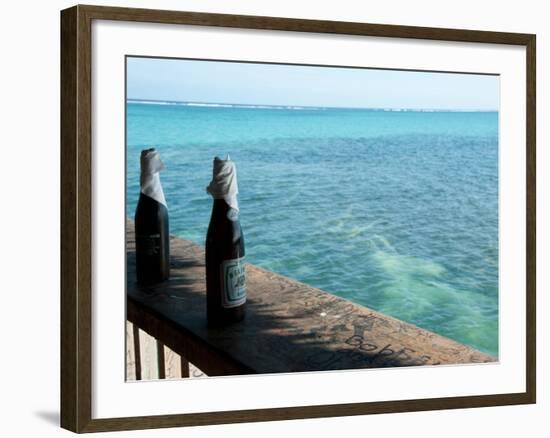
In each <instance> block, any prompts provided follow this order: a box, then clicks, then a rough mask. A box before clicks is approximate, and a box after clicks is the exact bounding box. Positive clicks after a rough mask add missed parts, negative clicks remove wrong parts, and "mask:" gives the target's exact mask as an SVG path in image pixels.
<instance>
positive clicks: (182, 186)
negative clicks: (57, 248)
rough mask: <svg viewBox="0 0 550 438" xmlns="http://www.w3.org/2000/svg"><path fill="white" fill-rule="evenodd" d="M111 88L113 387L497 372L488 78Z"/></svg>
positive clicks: (215, 81) (146, 69)
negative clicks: (117, 201) (122, 204)
mask: <svg viewBox="0 0 550 438" xmlns="http://www.w3.org/2000/svg"><path fill="white" fill-rule="evenodd" d="M125 70H126V102H125V107H126V120H125V122H126V127H125V132H126V294H127V296H126V311H127V321H126V326H125V331H126V352H125V357H126V381H145V380H155V379H181V378H197V377H198V378H206V377H215V376H231V375H243V374H271V373H295V372H313V371H315V372H322V371H336V370H354V369H366V368H390V367H410V366H441V365H453V366H462V365H465V364H470V365H471V364H479V365H478V366H486V364H488V363H495V362H498V360H499V107H500V94H499V92H500V78H499V75H498V74H487V73H476V72H444V71H417V70H391V69H381V68H364V67H349V66H332V65H301V64H277V63H260V62H251V61H246V62H245V61H241V62H239V61H227V60H207V59H178V58H160V57H158V58H157V57H139V56H126V66H125Z"/></svg>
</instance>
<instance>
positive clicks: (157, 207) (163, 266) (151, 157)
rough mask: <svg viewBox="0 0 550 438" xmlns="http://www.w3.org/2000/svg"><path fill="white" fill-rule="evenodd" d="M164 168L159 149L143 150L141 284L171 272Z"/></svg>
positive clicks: (139, 226)
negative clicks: (163, 180) (162, 174)
mask: <svg viewBox="0 0 550 438" xmlns="http://www.w3.org/2000/svg"><path fill="white" fill-rule="evenodd" d="M163 168H164V164H163V163H162V161H161V160H160V155H159V153H158V151H156V150H155V149H154V148H153V149H146V150H143V151H141V177H140V186H141V192H140V195H139V201H138V204H137V207H136V215H135V233H136V275H137V281H138V283H139V284H142V285H151V284H155V283H160V282H162V281H164V280H166V279H168V277H169V275H170V230H169V224H168V208H167V207H166V199H165V198H164V192H163V191H162V186H161V184H160V176H159V172H160V171H161V170H162V169H163Z"/></svg>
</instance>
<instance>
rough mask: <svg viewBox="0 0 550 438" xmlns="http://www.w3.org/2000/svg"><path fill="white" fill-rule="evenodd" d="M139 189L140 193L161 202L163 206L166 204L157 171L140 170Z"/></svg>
mask: <svg viewBox="0 0 550 438" xmlns="http://www.w3.org/2000/svg"><path fill="white" fill-rule="evenodd" d="M140 189H141V193H143V194H144V195H146V196H149V197H150V198H153V199H154V200H155V201H157V202H158V203H160V204H163V205H164V206H167V205H166V199H165V197H164V191H163V190H162V185H161V183H160V175H159V173H158V172H141V176H140Z"/></svg>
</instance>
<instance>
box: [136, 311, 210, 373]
mask: <svg viewBox="0 0 550 438" xmlns="http://www.w3.org/2000/svg"><path fill="white" fill-rule="evenodd" d="M205 376H206V375H205V374H204V373H203V372H202V371H201V370H200V369H198V368H197V367H196V366H194V365H193V364H191V363H189V361H187V359H186V358H185V357H183V356H181V355H179V354H178V353H176V352H175V351H173V350H172V349H170V348H168V347H167V346H166V345H164V344H163V343H162V342H161V341H159V340H158V339H155V338H154V337H152V336H151V335H149V334H148V333H147V332H145V331H143V330H141V329H140V328H139V327H138V326H137V325H136V324H133V323H131V322H130V321H127V322H126V380H127V381H131V380H154V379H180V378H185V377H192V378H198V377H205Z"/></svg>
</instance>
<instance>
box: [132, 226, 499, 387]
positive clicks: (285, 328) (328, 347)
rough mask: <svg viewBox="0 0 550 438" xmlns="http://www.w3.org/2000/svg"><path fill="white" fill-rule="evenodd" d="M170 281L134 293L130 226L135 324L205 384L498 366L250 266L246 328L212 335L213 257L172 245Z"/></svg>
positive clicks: (182, 243) (180, 243)
mask: <svg viewBox="0 0 550 438" xmlns="http://www.w3.org/2000/svg"><path fill="white" fill-rule="evenodd" d="M170 245H171V246H170V251H171V254H170V256H171V277H170V280H168V281H167V282H165V283H163V284H162V285H159V286H157V287H151V288H139V287H138V286H137V285H136V283H135V239H134V230H133V223H132V222H131V221H128V223H127V296H128V302H127V318H128V320H129V321H131V322H132V323H134V324H136V325H137V326H139V327H140V328H141V329H143V330H144V331H146V332H148V333H149V334H150V335H152V336H154V337H155V338H157V339H159V340H160V341H161V342H162V343H164V344H165V345H167V346H168V347H170V348H171V349H172V350H174V351H175V352H176V353H178V354H180V355H182V356H183V357H185V358H186V359H187V360H189V361H190V362H192V363H194V364H195V365H197V366H198V367H199V368H200V369H201V370H203V371H204V372H205V373H206V374H208V375H211V376H216V375H232V374H255V373H281V372H299V371H327V370H345V369H360V368H382V367H400V366H415V365H439V364H461V363H480V362H494V361H496V358H494V357H492V356H489V355H487V354H485V353H482V352H479V351H477V350H475V349H473V348H471V347H468V346H465V345H463V344H460V343H458V342H455V341H453V340H450V339H448V338H445V337H443V336H439V335H437V334H435V333H432V332H429V331H427V330H423V329H421V328H419V327H416V326H414V325H411V324H408V323H405V322H403V321H400V320H397V319H395V318H392V317H389V316H387V315H383V314H381V313H379V312H375V311H373V310H371V309H369V308H366V307H363V306H360V305H357V304H354V303H352V302H350V301H348V300H345V299H343V298H339V297H336V296H334V295H332V294H330V293H327V292H324V291H322V290H319V289H316V288H314V287H311V286H308V285H306V284H303V283H300V282H298V281H295V280H292V279H290V278H287V277H284V276H282V275H278V274H275V273H273V272H269V271H266V270H264V269H262V268H259V267H257V266H253V265H251V264H247V265H246V270H247V293H248V300H247V309H246V318H245V320H244V321H242V322H239V323H236V324H233V325H231V326H229V327H225V328H222V329H212V328H208V327H207V326H206V296H205V272H204V269H205V267H204V250H203V248H202V247H201V246H199V245H196V244H194V243H192V242H189V241H186V240H183V239H180V238H178V237H174V236H171V238H170Z"/></svg>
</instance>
